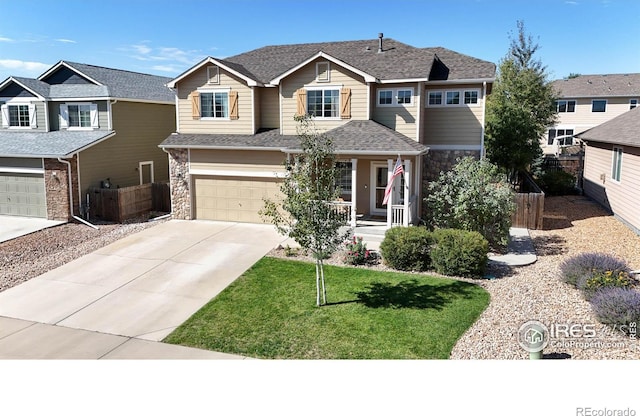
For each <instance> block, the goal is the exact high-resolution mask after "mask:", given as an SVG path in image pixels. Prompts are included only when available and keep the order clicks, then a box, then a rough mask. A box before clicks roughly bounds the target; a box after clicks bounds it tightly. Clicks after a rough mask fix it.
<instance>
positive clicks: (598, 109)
mask: <svg viewBox="0 0 640 416" xmlns="http://www.w3.org/2000/svg"><path fill="white" fill-rule="evenodd" d="M606 111H607V100H593V101H591V112H592V113H604V112H606Z"/></svg>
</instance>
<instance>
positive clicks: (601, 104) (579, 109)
mask: <svg viewBox="0 0 640 416" xmlns="http://www.w3.org/2000/svg"><path fill="white" fill-rule="evenodd" d="M552 85H553V87H554V89H555V91H556V93H557V94H558V97H560V98H559V100H558V101H557V102H556V109H557V111H558V120H557V122H556V124H555V125H553V126H551V127H550V128H549V130H548V134H547V137H545V138H543V139H542V141H541V144H542V148H543V151H544V153H546V154H551V153H556V154H557V153H558V150H559V147H558V146H565V145H571V144H574V143H573V142H574V141H573V138H574V136H575V135H577V134H579V133H582V132H584V131H586V130H588V129H590V128H592V127H595V126H598V125H600V124H602V123H604V122H606V121H609V120H611V119H613V118H615V117H617V116H619V115H621V114H623V113H625V112H627V111H629V110H631V109H634V108H636V107H637V106H638V100H640V74H607V75H580V76H577V77H574V78H569V79H561V80H557V81H554V82H553V84H552Z"/></svg>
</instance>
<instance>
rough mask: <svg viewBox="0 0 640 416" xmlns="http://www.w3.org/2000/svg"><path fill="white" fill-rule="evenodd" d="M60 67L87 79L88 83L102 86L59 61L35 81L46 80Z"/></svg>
mask: <svg viewBox="0 0 640 416" xmlns="http://www.w3.org/2000/svg"><path fill="white" fill-rule="evenodd" d="M61 66H64V67H66V68H68V69H70V70H72V71H73V72H75V73H76V74H78V75H80V76H82V77H84V78H86V79H88V80H89V81H91V82H93V83H94V84H96V85H100V86H104V84H103V83H101V82H99V81H97V80H95V79H94V78H92V77H90V76H88V75H87V74H85V73H83V72H81V71H79V70H77V69H76V68H74V67H73V66H71V65H69V64H68V63H66V62H65V61H60V62H58V63H57V64H55V65H54V66H52V67H51V68H49V70H47V71H46V72H45V73H44V74H42V75H40V76H39V77H38V78H37V79H38V81H42V79H43V78H46V77H47V76H48V75H50V74H52V73H53V72H55V71H56V70H57V69H58V68H60V67H61Z"/></svg>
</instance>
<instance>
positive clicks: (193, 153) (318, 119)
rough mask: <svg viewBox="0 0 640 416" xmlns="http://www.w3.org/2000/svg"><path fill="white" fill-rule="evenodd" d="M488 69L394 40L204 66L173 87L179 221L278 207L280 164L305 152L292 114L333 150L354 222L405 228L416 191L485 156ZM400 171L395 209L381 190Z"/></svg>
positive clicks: (286, 49)
mask: <svg viewBox="0 0 640 416" xmlns="http://www.w3.org/2000/svg"><path fill="white" fill-rule="evenodd" d="M494 77H495V65H494V64H493V63H491V62H487V61H482V60H479V59H476V58H472V57H470V56H466V55H463V54H460V53H457V52H454V51H451V50H448V49H444V48H440V47H437V48H416V47H413V46H410V45H407V44H404V43H401V42H398V41H395V40H393V39H388V38H383V37H382V34H380V36H379V37H378V39H373V40H361V41H343V42H326V43H309V44H295V45H276V46H266V47H263V48H259V49H255V50H252V51H249V52H246V53H242V54H240V55H236V56H232V57H229V58H225V59H217V58H213V57H208V58H206V59H204V60H202V61H201V62H200V63H198V64H196V65H195V66H193V67H192V68H190V69H188V70H187V71H185V72H184V73H182V74H181V75H179V76H178V77H177V78H175V79H174V80H172V81H171V82H170V83H169V84H168V86H170V87H171V88H174V89H175V91H176V96H177V98H176V117H177V132H176V133H175V134H172V135H171V136H169V137H168V138H167V139H166V140H165V141H164V142H163V143H162V144H161V147H162V148H163V149H164V150H165V151H167V152H168V153H169V165H170V182H171V193H172V210H173V216H174V217H175V218H182V219H193V218H198V219H215V220H229V221H243V222H262V218H261V217H260V215H259V210H260V209H261V208H262V206H263V198H271V199H277V198H278V196H279V192H280V191H279V185H280V182H281V181H282V178H283V177H284V176H285V175H286V171H285V167H284V163H283V162H284V161H285V160H286V158H287V157H288V155H290V154H295V153H298V152H300V146H299V138H298V136H297V131H296V127H297V125H296V122H295V120H294V116H296V115H303V114H308V115H311V116H312V118H313V120H314V124H315V128H316V129H317V130H318V131H322V132H325V133H326V134H327V135H328V136H329V137H331V139H332V140H333V144H334V148H335V153H336V155H337V156H338V157H339V159H340V162H339V168H340V169H341V171H342V174H341V177H340V181H339V182H340V183H339V184H338V185H339V186H340V188H341V191H342V198H341V201H339V202H337V204H342V205H343V207H345V208H346V210H347V211H348V212H349V217H350V222H351V224H352V225H355V223H356V219H357V218H361V217H374V218H381V219H386V222H387V224H388V225H389V226H391V225H392V224H408V223H410V222H413V221H415V220H417V218H418V215H419V213H420V212H421V200H422V193H423V181H424V180H429V179H433V178H435V177H437V175H438V174H439V172H440V171H441V170H446V169H448V168H450V167H451V165H452V164H453V163H454V162H455V160H456V158H458V157H461V156H464V155H473V156H476V157H480V155H481V154H482V152H483V137H484V114H485V100H486V96H487V94H488V93H489V92H490V90H491V85H492V83H493V81H494ZM398 157H400V158H401V159H402V162H403V164H404V171H405V175H404V178H403V180H401V181H396V182H394V184H395V185H396V186H395V187H394V192H393V194H392V195H393V196H392V201H391V203H389V204H388V205H383V204H382V202H383V198H384V191H385V187H386V185H387V181H388V179H389V177H390V175H391V173H392V170H393V165H394V163H395V161H396V159H397V158H398Z"/></svg>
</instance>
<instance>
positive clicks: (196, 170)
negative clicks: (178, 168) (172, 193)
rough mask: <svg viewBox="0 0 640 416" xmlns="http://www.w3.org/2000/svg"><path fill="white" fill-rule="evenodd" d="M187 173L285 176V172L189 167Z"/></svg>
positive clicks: (247, 176) (252, 176)
mask: <svg viewBox="0 0 640 416" xmlns="http://www.w3.org/2000/svg"><path fill="white" fill-rule="evenodd" d="M189 174H191V175H203V176H239V177H244V178H285V177H286V176H287V173H286V172H269V171H242V170H217V169H189Z"/></svg>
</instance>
